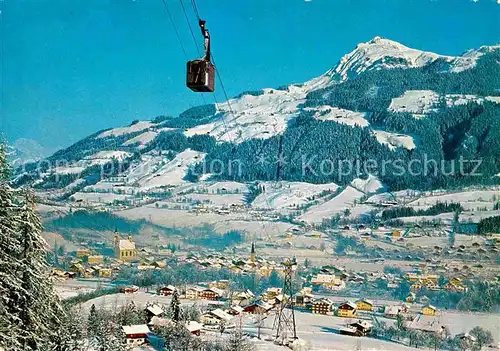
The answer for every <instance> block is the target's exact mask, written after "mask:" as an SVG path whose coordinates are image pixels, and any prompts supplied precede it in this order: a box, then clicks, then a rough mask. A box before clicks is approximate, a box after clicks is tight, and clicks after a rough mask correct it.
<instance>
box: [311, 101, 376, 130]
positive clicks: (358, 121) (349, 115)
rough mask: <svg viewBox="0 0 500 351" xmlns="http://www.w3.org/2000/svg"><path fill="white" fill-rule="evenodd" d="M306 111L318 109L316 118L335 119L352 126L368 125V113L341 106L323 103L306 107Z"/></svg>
mask: <svg viewBox="0 0 500 351" xmlns="http://www.w3.org/2000/svg"><path fill="white" fill-rule="evenodd" d="M306 111H316V113H315V114H314V118H316V119H319V120H321V121H334V122H337V123H342V124H347V125H350V126H356V125H357V126H359V127H367V126H369V125H370V123H369V122H368V121H367V120H366V113H363V112H354V111H350V110H345V109H343V108H339V107H333V106H329V105H323V106H319V107H315V108H306Z"/></svg>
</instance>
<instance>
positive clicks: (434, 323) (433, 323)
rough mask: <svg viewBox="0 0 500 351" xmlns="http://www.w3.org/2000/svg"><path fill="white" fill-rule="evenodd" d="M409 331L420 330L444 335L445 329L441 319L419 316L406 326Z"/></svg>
mask: <svg viewBox="0 0 500 351" xmlns="http://www.w3.org/2000/svg"><path fill="white" fill-rule="evenodd" d="M406 327H407V328H408V329H413V330H419V331H422V332H426V333H433V334H436V335H443V332H444V330H445V327H444V326H443V325H441V324H440V322H439V319H438V318H436V317H434V316H426V315H423V314H418V315H417V316H416V317H415V318H414V319H413V320H412V321H411V322H410V323H407V324H406Z"/></svg>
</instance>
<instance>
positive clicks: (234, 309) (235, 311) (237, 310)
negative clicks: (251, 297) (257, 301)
mask: <svg viewBox="0 0 500 351" xmlns="http://www.w3.org/2000/svg"><path fill="white" fill-rule="evenodd" d="M227 313H228V314H230V315H231V316H239V315H240V314H242V313H243V307H241V306H231V307H229V308H228V309H227Z"/></svg>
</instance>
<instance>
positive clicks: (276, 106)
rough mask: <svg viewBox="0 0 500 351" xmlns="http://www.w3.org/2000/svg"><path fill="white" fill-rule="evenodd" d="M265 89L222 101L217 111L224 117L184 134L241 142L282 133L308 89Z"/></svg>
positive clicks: (295, 113)
mask: <svg viewBox="0 0 500 351" xmlns="http://www.w3.org/2000/svg"><path fill="white" fill-rule="evenodd" d="M263 91H264V93H263V94H262V95H259V96H253V95H243V96H241V97H239V98H234V99H230V100H229V103H228V102H225V103H222V104H219V105H218V106H217V112H218V113H223V116H222V117H221V118H219V119H218V120H216V121H215V122H212V123H208V124H204V125H199V126H196V127H194V128H189V129H187V130H186V131H185V135H187V136H191V135H194V134H210V135H212V136H214V137H215V138H216V140H217V141H230V142H235V143H240V142H242V141H245V140H248V139H254V138H257V139H267V138H270V137H272V136H274V135H278V134H281V133H283V132H284V131H285V129H286V126H287V122H288V121H289V120H290V119H291V118H293V117H296V116H297V115H298V112H299V109H298V106H299V105H300V104H301V103H303V102H304V101H305V96H306V94H307V88H304V87H298V86H294V85H291V86H289V87H288V90H275V89H264V90H263ZM231 111H232V113H231ZM233 113H234V115H233Z"/></svg>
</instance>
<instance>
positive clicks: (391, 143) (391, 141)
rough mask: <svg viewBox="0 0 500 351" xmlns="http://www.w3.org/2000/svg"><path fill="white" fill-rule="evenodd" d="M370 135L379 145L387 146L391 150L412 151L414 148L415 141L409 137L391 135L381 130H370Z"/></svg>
mask: <svg viewBox="0 0 500 351" xmlns="http://www.w3.org/2000/svg"><path fill="white" fill-rule="evenodd" d="M372 133H373V135H375V138H377V141H378V142H379V143H381V144H385V145H387V146H388V147H389V149H391V150H394V149H396V148H397V147H404V148H405V149H408V150H413V149H414V148H415V141H414V140H413V137H411V136H409V135H406V134H399V133H398V134H397V133H391V132H386V131H383V130H372Z"/></svg>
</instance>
